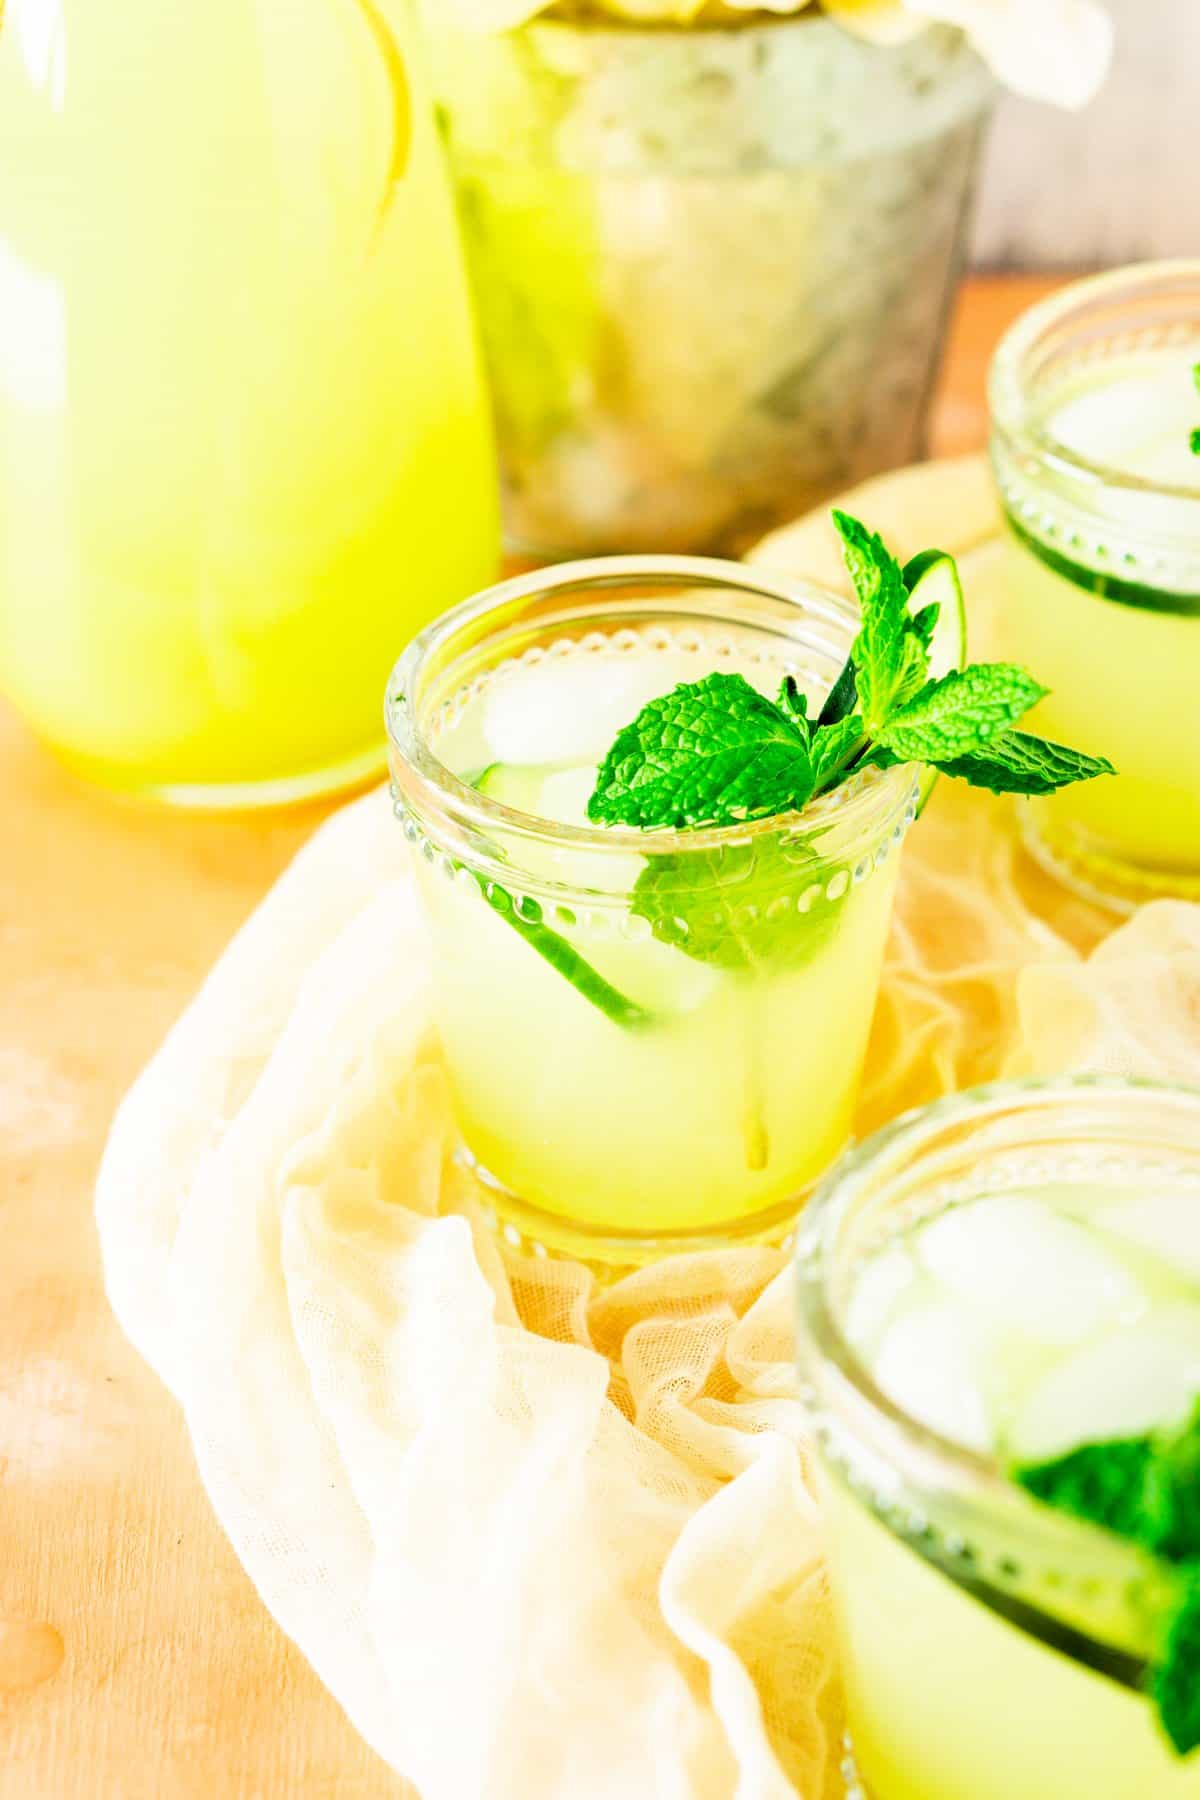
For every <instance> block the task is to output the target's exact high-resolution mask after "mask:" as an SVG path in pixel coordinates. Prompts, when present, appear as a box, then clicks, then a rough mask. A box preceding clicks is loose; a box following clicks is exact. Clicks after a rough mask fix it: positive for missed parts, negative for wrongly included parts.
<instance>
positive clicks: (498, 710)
mask: <svg viewBox="0 0 1200 1800" xmlns="http://www.w3.org/2000/svg"><path fill="white" fill-rule="evenodd" d="M696 665H697V659H696V657H695V656H690V655H689V654H688V653H687V652H685V651H683V650H678V651H669V650H663V651H657V652H654V653H652V654H647V655H640V654H635V653H632V652H631V653H628V654H623V653H621V652H620V651H616V650H612V651H608V650H602V651H599V652H597V653H596V654H595V655H591V654H589V653H587V652H586V651H575V652H573V653H572V654H571V655H568V656H561V657H556V658H554V659H553V660H551V661H547V660H545V659H543V660H542V661H541V662H537V663H529V664H520V665H518V666H517V667H516V668H512V669H506V670H505V671H504V673H503V674H502V675H501V676H499V678H498V679H497V680H496V682H495V683H494V685H493V686H492V688H491V689H490V691H489V693H488V695H487V699H486V701H485V705H484V721H483V731H484V736H485V738H486V739H487V742H488V746H489V748H490V751H491V755H492V756H493V757H494V758H495V760H496V761H497V762H506V763H508V762H512V763H566V762H571V763H580V762H586V761H591V762H593V763H595V762H598V761H599V760H600V758H601V757H602V756H603V755H604V754H605V753H606V751H607V750H608V748H609V746H610V744H611V743H612V741H613V739H614V738H615V737H616V735H617V733H618V731H620V730H622V728H623V727H624V726H626V725H630V724H632V723H633V721H634V719H636V717H637V715H638V713H639V712H640V711H641V710H642V707H643V706H645V705H646V703H647V701H649V700H655V699H657V698H658V697H659V695H661V694H669V693H670V691H671V689H672V688H673V687H675V686H676V685H677V683H679V682H681V681H694V680H695V679H696V678H697V676H698V675H700V674H702V673H703V672H704V671H703V670H702V669H700V668H698V667H697V666H696Z"/></svg>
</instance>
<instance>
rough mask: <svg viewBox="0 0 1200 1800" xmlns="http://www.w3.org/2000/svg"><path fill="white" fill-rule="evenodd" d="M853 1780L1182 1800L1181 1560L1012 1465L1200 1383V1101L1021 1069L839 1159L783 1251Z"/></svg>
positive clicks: (908, 1794)
mask: <svg viewBox="0 0 1200 1800" xmlns="http://www.w3.org/2000/svg"><path fill="white" fill-rule="evenodd" d="M796 1254H797V1286H798V1295H799V1361H800V1373H801V1382H802V1388H803V1392H804V1397H805V1400H806V1403H807V1405H808V1407H809V1409H810V1415H811V1418H812V1421H813V1424H814V1426H815V1428H816V1431H817V1436H818V1441H819V1444H820V1447H821V1453H822V1478H823V1486H824V1488H825V1499H826V1507H827V1517H828V1522H829V1527H830V1549H831V1558H832V1574H833V1584H834V1595H835V1603H836V1607H837V1612H838V1620H839V1627H840V1634H841V1639H842V1648H843V1653H844V1667H845V1676H846V1683H847V1696H848V1703H849V1713H850V1726H851V1732H852V1737H853V1744H854V1755H855V1760H856V1763H857V1778H858V1779H860V1780H862V1781H863V1782H865V1791H866V1792H867V1793H868V1794H869V1795H870V1796H871V1800H1013V1796H1016V1795H1019V1796H1020V1797H1021V1800H1128V1797H1129V1796H1131V1795H1146V1796H1151V1795H1153V1796H1154V1800H1197V1797H1198V1796H1200V1754H1192V1755H1191V1756H1189V1757H1178V1756H1176V1755H1175V1753H1174V1752H1173V1750H1172V1748H1171V1747H1170V1745H1169V1743H1168V1741H1167V1739H1166V1737H1165V1735H1164V1734H1163V1732H1162V1729H1161V1726H1160V1724H1159V1722H1158V1720H1157V1719H1156V1718H1155V1716H1154V1712H1153V1710H1152V1707H1151V1705H1150V1703H1149V1701H1148V1700H1147V1698H1146V1697H1145V1694H1144V1692H1143V1688H1144V1685H1145V1683H1146V1681H1147V1678H1148V1671H1149V1668H1150V1666H1152V1665H1153V1663H1154V1661H1155V1659H1156V1656H1157V1655H1158V1653H1159V1651H1160V1649H1161V1645H1162V1641H1163V1635H1164V1620H1165V1619H1167V1618H1168V1616H1169V1612H1170V1608H1171V1607H1172V1605H1173V1604H1175V1602H1176V1600H1177V1598H1178V1588H1177V1583H1178V1579H1179V1572H1178V1570H1177V1569H1176V1568H1174V1567H1173V1566H1170V1565H1167V1564H1165V1563H1162V1562H1159V1561H1158V1560H1157V1559H1156V1558H1154V1557H1152V1556H1150V1555H1149V1554H1148V1553H1147V1552H1144V1551H1141V1550H1139V1549H1137V1548H1135V1547H1134V1546H1133V1545H1132V1544H1130V1543H1126V1542H1125V1541H1123V1540H1122V1539H1120V1538H1117V1537H1115V1536H1111V1535H1110V1534H1109V1533H1107V1532H1104V1531H1101V1530H1099V1529H1098V1528H1097V1527H1095V1526H1092V1525H1089V1524H1085V1523H1082V1522H1080V1521H1078V1520H1076V1519H1073V1518H1070V1517H1068V1516H1066V1515H1064V1514H1060V1513H1058V1512H1055V1511H1051V1510H1050V1509H1049V1508H1047V1507H1044V1506H1042V1505H1040V1504H1039V1503H1038V1502H1037V1501H1035V1500H1034V1499H1032V1498H1031V1497H1030V1496H1029V1495H1028V1494H1027V1493H1026V1492H1025V1491H1024V1490H1023V1489H1022V1488H1020V1487H1018V1486H1017V1485H1015V1484H1014V1483H1012V1482H1011V1481H1010V1480H1009V1479H1008V1478H1007V1476H1006V1475H1005V1473H1004V1465H1005V1464H1006V1463H1009V1462H1014V1463H1031V1462H1040V1461H1042V1460H1043V1459H1053V1458H1056V1457H1059V1456H1062V1455H1064V1454H1067V1453H1069V1452H1070V1451H1072V1450H1074V1449H1076V1448H1077V1447H1078V1446H1079V1445H1081V1444H1085V1443H1089V1442H1103V1441H1106V1440H1109V1439H1113V1438H1120V1437H1126V1436H1133V1435H1135V1434H1138V1433H1144V1432H1147V1431H1151V1430H1153V1429H1155V1428H1157V1427H1159V1426H1169V1425H1172V1424H1174V1423H1175V1422H1176V1421H1177V1419H1178V1418H1179V1416H1180V1415H1181V1414H1185V1413H1186V1412H1187V1410H1188V1408H1189V1406H1190V1404H1191V1403H1192V1402H1193V1401H1194V1400H1195V1398H1196V1396H1197V1395H1200V1093H1197V1092H1193V1091H1189V1090H1186V1089H1173V1088H1167V1087H1159V1086H1154V1085H1151V1084H1142V1083H1131V1082H1123V1081H1120V1080H1116V1079H1110V1078H1102V1077H1091V1078H1089V1077H1080V1078H1077V1079H1074V1080H1072V1079H1068V1078H1063V1079H1060V1080H1055V1081H1049V1082H1029V1083H1008V1084H1001V1085H998V1086H996V1087H993V1088H983V1089H979V1090H977V1091H976V1092H974V1093H967V1094H962V1095H958V1096H955V1097H953V1098H951V1099H949V1100H946V1101H943V1102H941V1103H939V1104H938V1105H936V1106H933V1107H930V1108H928V1109H926V1110H925V1111H923V1112H918V1113H912V1114H909V1115H907V1116H906V1117H905V1118H903V1119H901V1120H899V1121H897V1122H896V1123H895V1124H893V1125H892V1126H890V1127H888V1128H887V1129H886V1130H884V1131H882V1132H880V1133H879V1134H878V1135H877V1136H876V1137H874V1138H872V1139H871V1140H870V1141H869V1142H867V1143H866V1144H864V1145H863V1146H862V1147H861V1148H859V1149H858V1150H856V1151H855V1152H854V1153H853V1154H852V1155H851V1156H849V1157H847V1158H846V1159H845V1160H844V1162H843V1163H842V1164H841V1165H840V1166H839V1167H838V1169H837V1170H836V1171H835V1172H834V1173H833V1174H832V1175H831V1176H830V1177H829V1179H828V1181H827V1182H826V1184H825V1186H824V1187H823V1188H822V1190H821V1192H820V1193H819V1194H818V1196H817V1198H816V1199H815V1200H814V1201H813V1202H812V1204H811V1206H810V1207H809V1209H808V1211H807V1212H806V1215H805V1218H804V1222H803V1226H802V1228H801V1231H800V1233H799V1237H798V1243H797V1252H796Z"/></svg>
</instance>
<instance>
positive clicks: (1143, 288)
mask: <svg viewBox="0 0 1200 1800" xmlns="http://www.w3.org/2000/svg"><path fill="white" fill-rule="evenodd" d="M1176 293H1178V294H1181V295H1182V296H1183V297H1184V299H1185V301H1186V302H1187V305H1186V306H1185V307H1184V308H1181V309H1180V314H1179V319H1178V320H1176V321H1175V322H1174V325H1173V327H1172V328H1173V329H1176V330H1178V329H1180V328H1181V327H1182V328H1183V329H1184V333H1185V336H1186V338H1187V340H1188V341H1194V342H1195V343H1196V346H1197V352H1196V354H1197V359H1198V360H1200V257H1195V258H1178V259H1176V260H1174V261H1167V262H1148V263H1135V264H1133V265H1131V266H1130V267H1129V268H1125V269H1116V270H1113V271H1111V272H1110V273H1108V274H1104V275H1089V276H1086V277H1084V279H1083V280H1082V281H1073V282H1071V283H1070V284H1069V286H1067V287H1066V288H1064V289H1063V290H1062V291H1061V292H1060V293H1055V294H1052V295H1051V296H1050V297H1049V299H1047V300H1042V301H1040V302H1039V303H1038V304H1037V305H1036V306H1031V307H1030V308H1029V310H1028V311H1027V312H1024V313H1022V315H1021V317H1020V318H1019V319H1018V320H1017V321H1016V323H1015V324H1014V325H1012V326H1010V327H1009V329H1008V331H1007V332H1006V333H1005V334H1004V336H1003V337H1002V338H1001V340H1000V343H999V346H998V347H997V349H996V352H995V355H994V356H993V358H992V365H991V371H990V375H989V379H988V401H989V405H990V409H991V417H992V427H993V430H994V431H995V432H996V433H997V434H999V436H1000V437H1001V438H1003V439H1005V440H1007V441H1008V444H1009V446H1010V447H1011V448H1012V449H1014V450H1017V451H1019V452H1022V453H1024V454H1026V455H1029V456H1032V457H1033V458H1035V459H1036V460H1038V461H1041V462H1043V463H1044V464H1045V466H1046V468H1047V470H1049V471H1052V472H1054V471H1056V472H1059V473H1061V474H1064V475H1069V476H1075V477H1081V478H1083V480H1085V481H1087V482H1090V483H1093V484H1095V486H1096V488H1097V489H1098V490H1099V489H1109V490H1120V491H1123V492H1125V493H1129V494H1153V495H1159V496H1162V497H1164V498H1167V499H1178V500H1180V501H1182V502H1185V503H1186V504H1187V505H1188V506H1189V507H1196V506H1197V505H1200V478H1198V480H1197V482H1196V483H1194V484H1193V483H1189V484H1186V485H1177V484H1172V483H1170V482H1160V481H1151V480H1148V479H1146V478H1145V477H1144V476H1140V475H1134V474H1131V473H1130V472H1129V471H1128V470H1124V469H1119V468H1117V467H1115V466H1114V465H1113V464H1110V463H1105V462H1100V461H1097V460H1095V459H1093V458H1091V457H1087V456H1084V455H1083V454H1082V452H1080V451H1077V450H1074V449H1072V448H1071V447H1070V446H1069V445H1067V444H1064V443H1063V442H1061V440H1060V439H1058V438H1057V437H1055V436H1054V434H1053V432H1052V431H1050V430H1048V429H1047V428H1046V426H1045V425H1044V424H1043V423H1042V422H1041V420H1040V418H1039V416H1038V411H1037V408H1036V406H1035V405H1034V404H1033V403H1032V395H1031V391H1030V386H1031V384H1030V380H1029V376H1030V363H1031V360H1032V359H1033V357H1034V355H1035V354H1036V352H1037V349H1038V347H1039V346H1040V345H1043V344H1045V343H1046V342H1047V341H1048V340H1049V339H1051V338H1052V336H1053V334H1054V333H1055V332H1056V331H1057V330H1059V329H1061V328H1066V327H1068V326H1070V325H1071V324H1072V323H1077V324H1079V325H1080V326H1083V325H1085V324H1086V322H1087V321H1088V319H1089V317H1092V316H1094V315H1097V314H1099V313H1100V312H1101V310H1102V309H1103V308H1104V307H1105V306H1106V305H1111V306H1113V307H1114V308H1115V307H1116V306H1119V305H1120V304H1122V303H1126V304H1128V305H1129V306H1130V308H1133V307H1135V306H1137V305H1138V304H1139V303H1143V304H1146V305H1149V304H1150V303H1151V302H1152V301H1153V300H1154V298H1155V296H1156V295H1160V296H1162V297H1163V300H1164V302H1169V301H1170V299H1171V297H1172V295H1173V294H1176ZM1131 327H1132V321H1131ZM1128 329H1129V328H1127V331H1126V334H1125V335H1127V333H1128ZM1146 329H1148V328H1147V327H1145V326H1143V327H1141V331H1140V332H1139V334H1138V335H1141V333H1142V332H1144V331H1145V330H1146ZM1102 341H1103V342H1105V343H1107V342H1108V341H1109V340H1108V338H1107V337H1106V338H1105V339H1104V340H1102ZM1181 523H1182V521H1181ZM1186 528H1187V530H1188V531H1189V532H1190V534H1191V535H1192V539H1193V541H1194V537H1195V533H1196V529H1197V519H1196V515H1195V514H1192V515H1191V516H1190V517H1188V518H1187V519H1186Z"/></svg>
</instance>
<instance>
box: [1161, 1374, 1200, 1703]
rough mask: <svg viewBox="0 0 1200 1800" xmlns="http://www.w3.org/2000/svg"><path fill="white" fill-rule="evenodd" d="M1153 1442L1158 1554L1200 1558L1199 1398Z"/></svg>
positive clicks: (1179, 1559) (1173, 1558) (1171, 1557)
mask: <svg viewBox="0 0 1200 1800" xmlns="http://www.w3.org/2000/svg"><path fill="white" fill-rule="evenodd" d="M1155 1445H1156V1448H1157V1451H1158V1460H1157V1463H1156V1465H1155V1475H1154V1483H1155V1487H1156V1490H1157V1491H1156V1494H1155V1497H1154V1511H1155V1516H1156V1518H1157V1520H1158V1521H1159V1530H1160V1535H1159V1540H1158V1550H1159V1553H1160V1555H1162V1556H1165V1557H1167V1558H1168V1559H1169V1560H1170V1561H1172V1562H1187V1561H1190V1560H1192V1559H1193V1558H1194V1559H1196V1560H1200V1401H1197V1403H1196V1406H1195V1407H1194V1408H1193V1410H1192V1413H1191V1415H1190V1417H1189V1418H1187V1419H1186V1420H1185V1421H1184V1423H1183V1424H1182V1425H1181V1426H1180V1427H1179V1428H1178V1429H1177V1430H1175V1431H1169V1432H1159V1433H1158V1434H1157V1437H1156V1439H1155ZM1198 1673H1200V1669H1198Z"/></svg>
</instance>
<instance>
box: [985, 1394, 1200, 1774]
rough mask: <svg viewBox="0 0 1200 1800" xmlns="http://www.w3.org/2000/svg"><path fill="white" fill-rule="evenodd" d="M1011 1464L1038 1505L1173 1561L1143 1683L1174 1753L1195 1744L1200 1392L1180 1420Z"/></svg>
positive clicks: (1199, 1680)
mask: <svg viewBox="0 0 1200 1800" xmlns="http://www.w3.org/2000/svg"><path fill="white" fill-rule="evenodd" d="M1011 1473H1012V1477H1013V1480H1014V1481H1016V1482H1017V1483H1018V1485H1019V1486H1021V1487H1023V1488H1024V1489H1025V1490H1026V1491H1027V1492H1028V1493H1030V1494H1032V1495H1033V1496H1034V1498H1035V1499H1038V1500H1041V1501H1042V1502H1043V1503H1044V1504H1045V1505H1047V1506H1052V1507H1054V1508H1055V1509H1056V1510H1057V1511H1059V1512H1064V1513H1069V1514H1070V1515H1071V1516H1072V1517H1074V1518H1078V1519H1086V1520H1087V1521H1088V1522H1089V1523H1090V1524H1092V1525H1099V1526H1101V1527H1103V1528H1104V1529H1105V1530H1107V1531H1111V1532H1113V1533H1115V1535H1116V1536H1117V1537H1120V1538H1124V1539H1125V1540H1126V1541H1127V1542H1128V1543H1133V1544H1139V1545H1141V1547H1142V1548H1143V1549H1144V1550H1148V1551H1150V1552H1151V1553H1152V1554H1153V1555H1155V1556H1159V1557H1161V1558H1162V1559H1163V1560H1164V1561H1166V1562H1169V1563H1173V1564H1176V1565H1178V1567H1179V1569H1180V1571H1181V1575H1180V1582H1179V1593H1178V1597H1177V1599H1176V1601H1175V1604H1174V1606H1173V1607H1172V1609H1171V1612H1170V1616H1169V1618H1168V1619H1167V1621H1166V1627H1165V1631H1164V1634H1163V1641H1162V1646H1161V1650H1160V1653H1159V1657H1158V1660H1157V1664H1156V1667H1155V1668H1154V1670H1153V1672H1152V1675H1151V1680H1150V1684H1149V1688H1148V1692H1149V1696H1150V1698H1151V1700H1152V1701H1153V1703H1154V1706H1155V1709H1156V1710H1157V1713H1158V1716H1159V1719H1160V1721H1161V1723H1162V1727H1163V1730H1164V1731H1165V1732H1166V1734H1167V1737H1168V1738H1169V1739H1170V1741H1171V1744H1172V1745H1173V1747H1174V1748H1175V1750H1176V1751H1177V1752H1178V1754H1179V1755H1180V1756H1186V1755H1187V1754H1188V1753H1189V1752H1190V1751H1192V1750H1196V1749H1200V1399H1197V1401H1196V1403H1195V1405H1194V1406H1193V1408H1192V1411H1191V1413H1190V1414H1189V1416H1188V1417H1187V1418H1186V1419H1184V1421H1183V1422H1182V1424H1180V1425H1177V1426H1169V1427H1166V1428H1164V1429H1163V1430H1161V1431H1156V1432H1153V1433H1150V1434H1148V1435H1146V1436H1144V1437H1134V1438H1115V1439H1112V1440H1111V1441H1109V1442H1108V1443H1100V1444H1084V1445H1082V1446H1081V1447H1080V1448H1079V1449H1077V1450H1072V1451H1070V1452H1069V1453H1068V1454H1067V1455H1066V1456H1061V1457H1058V1458H1056V1459H1055V1460H1054V1461H1051V1462H1044V1463H1037V1464H1034V1465H1032V1466H1025V1467H1018V1468H1015V1469H1013V1470H1012V1471H1011Z"/></svg>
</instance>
